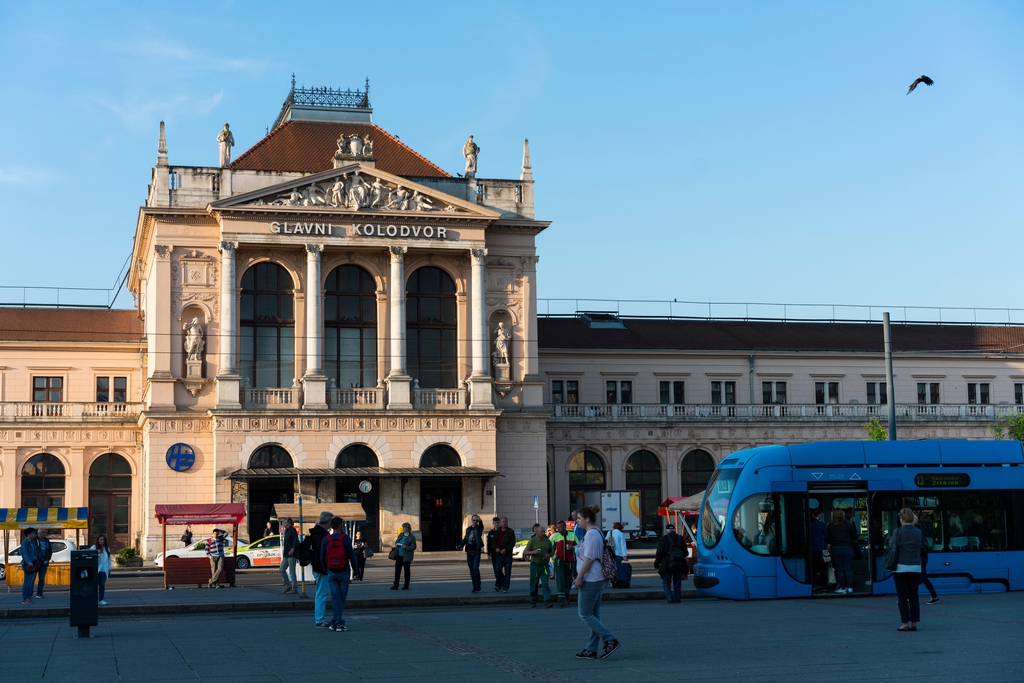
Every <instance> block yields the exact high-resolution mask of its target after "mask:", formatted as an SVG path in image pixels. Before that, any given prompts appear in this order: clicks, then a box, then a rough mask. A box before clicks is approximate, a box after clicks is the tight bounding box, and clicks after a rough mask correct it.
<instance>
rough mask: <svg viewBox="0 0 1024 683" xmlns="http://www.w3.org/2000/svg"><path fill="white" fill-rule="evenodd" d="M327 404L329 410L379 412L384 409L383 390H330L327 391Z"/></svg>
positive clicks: (377, 388)
mask: <svg viewBox="0 0 1024 683" xmlns="http://www.w3.org/2000/svg"><path fill="white" fill-rule="evenodd" d="M327 404H328V405H329V406H330V407H331V410H380V409H382V408H383V407H384V389H383V387H374V388H370V389H338V388H331V389H328V390H327Z"/></svg>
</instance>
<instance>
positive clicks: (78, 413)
mask: <svg viewBox="0 0 1024 683" xmlns="http://www.w3.org/2000/svg"><path fill="white" fill-rule="evenodd" d="M141 409H142V404H141V403H107V402H103V403H0V422H135V420H136V419H137V418H138V417H139V411H140V410H141Z"/></svg>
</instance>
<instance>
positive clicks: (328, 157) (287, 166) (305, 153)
mask: <svg viewBox="0 0 1024 683" xmlns="http://www.w3.org/2000/svg"><path fill="white" fill-rule="evenodd" d="M342 133H344V134H346V135H352V134H354V133H355V134H359V135H366V134H367V133H369V135H370V139H371V140H373V155H374V157H375V158H376V159H377V163H376V168H379V169H380V170H382V171H386V172H388V173H393V174H395V175H399V176H428V177H434V178H450V177H451V175H449V174H448V173H446V172H444V171H443V170H442V169H440V168H439V167H438V166H436V165H434V164H433V163H431V162H430V161H428V160H427V159H425V158H424V157H422V156H420V155H419V154H417V153H416V152H415V151H413V150H412V149H410V148H409V147H407V146H406V145H404V144H402V143H401V142H399V140H398V139H397V138H396V137H394V136H393V135H391V134H390V133H388V132H387V131H385V130H384V129H383V128H381V127H380V126H376V125H374V124H372V123H337V122H335V123H321V122H315V121H285V122H284V123H282V124H281V125H280V126H278V127H277V128H275V129H274V130H272V131H270V133H268V134H267V136H266V137H265V138H263V139H262V140H260V141H259V142H257V143H256V144H255V145H253V146H252V147H251V148H250V149H248V150H247V151H246V152H244V153H243V154H242V155H241V156H239V157H238V158H237V159H235V160H234V161H233V162H231V168H233V169H235V170H245V171H299V172H302V173H319V172H320V171H326V170H328V169H331V168H334V153H335V152H337V151H338V144H337V141H338V136H339V135H341V134H342Z"/></svg>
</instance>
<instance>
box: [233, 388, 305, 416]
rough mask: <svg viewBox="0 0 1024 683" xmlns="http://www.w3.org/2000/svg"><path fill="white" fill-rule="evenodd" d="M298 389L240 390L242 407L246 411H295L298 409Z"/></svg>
mask: <svg viewBox="0 0 1024 683" xmlns="http://www.w3.org/2000/svg"><path fill="white" fill-rule="evenodd" d="M300 393H301V392H300V389H299V388H298V387H287V388H263V389H252V388H249V387H243V388H242V407H243V408H244V409H246V410H296V409H298V408H299V394H300Z"/></svg>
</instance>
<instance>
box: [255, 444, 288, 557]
mask: <svg viewBox="0 0 1024 683" xmlns="http://www.w3.org/2000/svg"><path fill="white" fill-rule="evenodd" d="M294 466H295V463H294V462H293V461H292V456H291V454H290V453H289V452H288V451H286V450H285V449H284V448H282V447H280V446H278V445H276V444H268V445H266V446H260V447H259V448H257V449H256V450H255V451H253V454H252V456H251V457H250V458H249V469H253V470H261V469H281V468H288V467H294ZM295 486H296V482H295V480H294V479H292V478H290V477H280V478H279V477H274V478H272V479H260V478H257V479H250V480H249V509H248V521H249V540H250V541H255V540H257V539H258V538H260V537H261V536H263V532H264V530H265V529H266V527H267V522H269V521H270V516H271V515H272V514H273V512H274V505H276V504H277V503H294V502H295ZM274 529H275V531H276V530H277V525H276V524H275V525H274Z"/></svg>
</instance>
